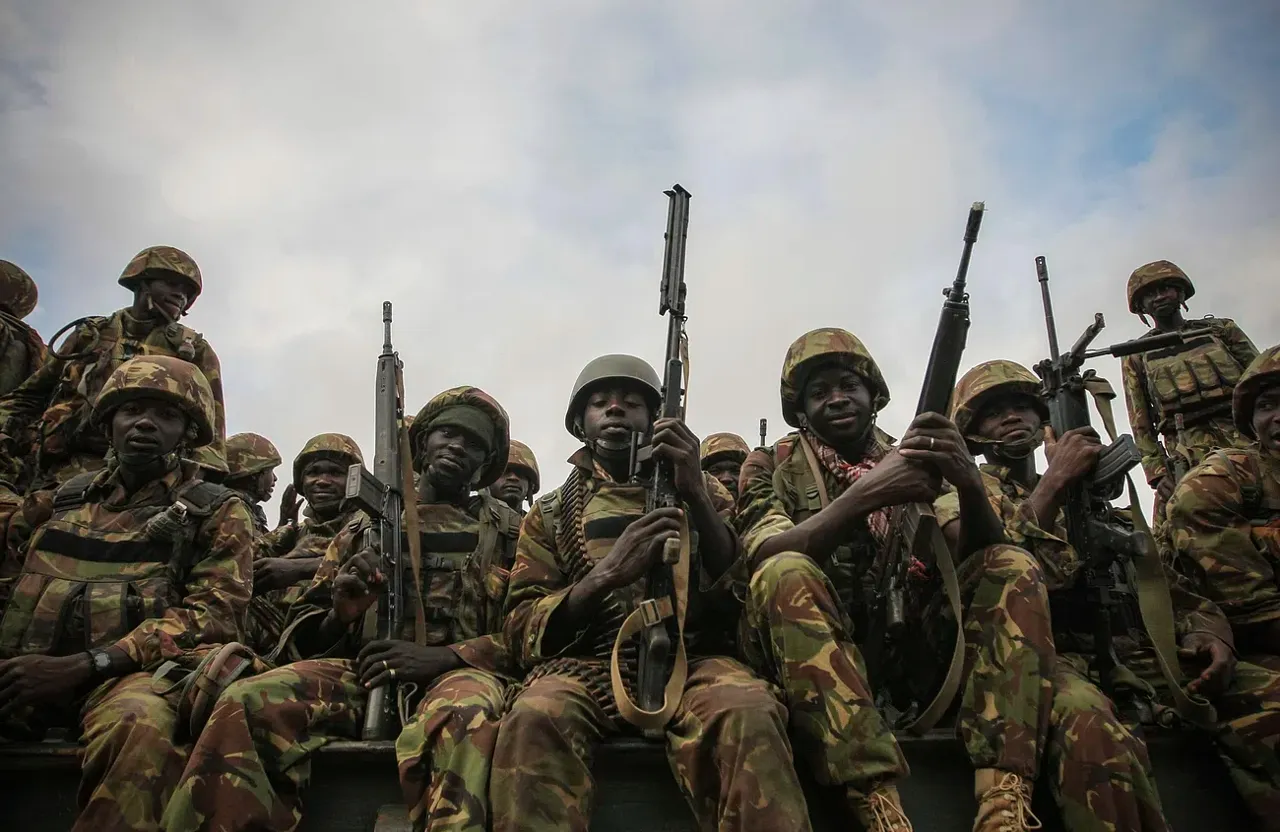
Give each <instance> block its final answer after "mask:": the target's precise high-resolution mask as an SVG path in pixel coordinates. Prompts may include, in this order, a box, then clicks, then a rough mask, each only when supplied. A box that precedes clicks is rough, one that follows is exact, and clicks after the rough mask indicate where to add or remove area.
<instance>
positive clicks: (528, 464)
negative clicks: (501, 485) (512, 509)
mask: <svg viewBox="0 0 1280 832" xmlns="http://www.w3.org/2000/svg"><path fill="white" fill-rule="evenodd" d="M512 472H515V473H516V474H517V475H519V476H521V477H523V478H524V479H526V480H528V482H529V500H530V502H532V501H533V496H534V495H535V494H537V493H538V489H540V488H541V487H542V480H541V479H540V476H539V474H538V458H537V457H536V456H534V455H533V449H532V448H530V447H529V446H528V445H526V444H524V443H523V442H519V441H517V440H515V439H512V440H511V453H510V455H509V456H508V457H507V468H506V470H505V471H503V476H506V475H507V474H509V473H512ZM497 487H498V486H497V485H493V486H490V493H493V492H494V490H495V489H497ZM494 496H495V497H496V496H497V494H494ZM521 505H522V507H523V503H522V504H521ZM520 515H521V516H522V517H523V516H524V512H523V511H521V512H520Z"/></svg>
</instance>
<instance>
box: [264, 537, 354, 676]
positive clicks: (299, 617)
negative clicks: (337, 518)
mask: <svg viewBox="0 0 1280 832" xmlns="http://www.w3.org/2000/svg"><path fill="white" fill-rule="evenodd" d="M368 525H369V518H368V517H366V516H365V515H363V514H359V515H357V516H356V517H355V518H353V519H352V520H351V521H350V522H348V523H347V525H345V526H343V527H342V529H341V530H340V531H339V532H338V533H337V534H336V535H334V537H333V540H330V541H329V545H328V546H327V547H325V550H324V556H323V557H322V558H321V559H320V566H319V567H317V568H316V574H315V577H314V578H312V579H311V584H310V586H308V587H307V589H306V591H305V592H303V593H302V595H301V596H300V597H299V598H298V600H297V601H294V602H293V605H292V606H291V607H289V614H288V616H287V618H286V620H285V631H286V633H287V638H285V639H283V641H284V642H285V644H284V645H283V646H282V648H281V652H282V654H284V655H287V656H290V657H291V658H292V659H293V660H295V661H296V660H299V659H308V658H316V657H318V656H327V657H335V656H339V655H345V654H346V653H347V652H350V651H352V650H355V649H357V648H358V647H359V639H358V638H357V635H358V633H359V630H360V626H361V625H360V624H359V623H356V624H353V625H352V626H351V627H350V628H349V630H348V637H346V638H343V639H341V640H340V641H339V642H338V643H336V644H334V643H321V641H320V640H319V638H318V637H317V635H318V628H319V626H320V623H321V621H323V620H324V618H325V616H326V615H328V613H329V610H331V609H333V582H334V581H335V580H336V579H337V577H338V571H339V570H340V569H341V568H342V565H343V564H344V563H346V562H347V558H349V557H351V555H353V554H354V553H355V542H356V540H358V539H359V537H358V536H359V535H361V534H363V533H364V530H365V529H366V528H368Z"/></svg>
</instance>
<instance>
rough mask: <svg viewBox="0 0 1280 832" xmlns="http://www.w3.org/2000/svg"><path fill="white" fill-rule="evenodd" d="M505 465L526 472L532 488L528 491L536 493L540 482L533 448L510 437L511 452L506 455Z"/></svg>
mask: <svg viewBox="0 0 1280 832" xmlns="http://www.w3.org/2000/svg"><path fill="white" fill-rule="evenodd" d="M507 467H508V468H520V469H521V470H523V471H524V472H525V473H526V474H529V475H530V476H532V478H533V479H532V480H531V481H530V482H531V483H532V488H531V489H530V491H529V493H530V494H537V493H538V489H539V488H540V487H541V485H542V484H541V482H540V481H539V480H538V458H537V457H535V456H534V455H533V449H531V448H530V447H529V446H528V445H526V444H524V443H523V442H518V441H516V440H515V439H512V440H511V453H510V454H509V455H508V456H507Z"/></svg>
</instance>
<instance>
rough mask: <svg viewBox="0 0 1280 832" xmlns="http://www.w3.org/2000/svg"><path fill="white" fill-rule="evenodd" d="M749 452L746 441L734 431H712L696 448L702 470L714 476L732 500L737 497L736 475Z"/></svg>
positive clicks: (740, 471) (740, 470)
mask: <svg viewBox="0 0 1280 832" xmlns="http://www.w3.org/2000/svg"><path fill="white" fill-rule="evenodd" d="M749 453H751V448H749V447H748V446H747V441H746V440H745V439H743V438H742V437H741V436H739V435H738V434H736V433H713V434H711V435H710V436H708V437H707V438H706V439H703V440H702V445H701V446H700V447H699V448H698V456H699V457H700V458H701V462H702V470H703V471H706V472H707V473H708V474H710V475H711V476H713V477H715V478H716V482H718V483H720V484H721V485H723V486H724V490H725V491H728V492H729V496H731V497H733V499H734V500H737V499H738V475H739V474H740V473H742V463H743V462H746V460H747V454H749Z"/></svg>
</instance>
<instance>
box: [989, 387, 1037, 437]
mask: <svg viewBox="0 0 1280 832" xmlns="http://www.w3.org/2000/svg"><path fill="white" fill-rule="evenodd" d="M1043 426H1044V424H1043V422H1041V420H1040V414H1039V413H1038V412H1037V411H1036V407H1035V404H1034V403H1033V402H1032V401H1031V399H1030V398H1029V397H1027V396H1025V395H1019V394H1017V393H1014V394H1012V395H995V396H991V397H990V398H988V400H987V401H986V402H984V403H983V405H982V409H981V410H980V411H978V416H977V418H975V419H974V420H973V428H974V431H975V432H976V433H977V434H978V436H986V437H989V438H991V439H996V440H998V441H1000V442H1023V441H1026V440H1028V439H1030V438H1031V437H1032V436H1034V435H1035V434H1036V433H1038V432H1039V431H1040V430H1041V429H1042V428H1043Z"/></svg>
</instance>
